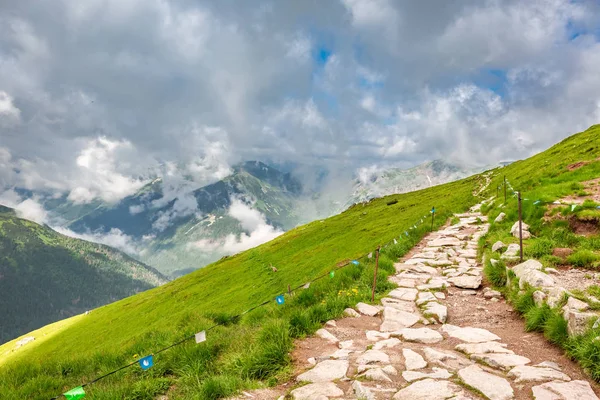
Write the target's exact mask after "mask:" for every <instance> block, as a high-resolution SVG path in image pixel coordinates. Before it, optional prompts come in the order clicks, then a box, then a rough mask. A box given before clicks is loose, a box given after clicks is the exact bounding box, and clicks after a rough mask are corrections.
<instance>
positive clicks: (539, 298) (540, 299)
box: [533, 290, 548, 307]
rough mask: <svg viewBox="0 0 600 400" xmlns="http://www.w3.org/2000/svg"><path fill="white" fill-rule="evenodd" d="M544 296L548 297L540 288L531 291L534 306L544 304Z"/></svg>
mask: <svg viewBox="0 0 600 400" xmlns="http://www.w3.org/2000/svg"><path fill="white" fill-rule="evenodd" d="M546 297H548V296H547V295H546V293H544V292H542V291H541V290H536V291H535V292H533V302H534V303H535V305H536V307H541V306H542V305H543V304H544V300H546Z"/></svg>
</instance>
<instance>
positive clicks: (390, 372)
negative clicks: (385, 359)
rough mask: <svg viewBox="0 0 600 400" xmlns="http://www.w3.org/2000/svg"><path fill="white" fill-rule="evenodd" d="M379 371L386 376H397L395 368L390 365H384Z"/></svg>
mask: <svg viewBox="0 0 600 400" xmlns="http://www.w3.org/2000/svg"><path fill="white" fill-rule="evenodd" d="M381 370H382V371H383V372H385V373H386V374H388V375H393V376H396V375H398V371H396V368H394V367H393V366H391V365H386V366H385V367H383V368H381Z"/></svg>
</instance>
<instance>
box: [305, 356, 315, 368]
mask: <svg viewBox="0 0 600 400" xmlns="http://www.w3.org/2000/svg"><path fill="white" fill-rule="evenodd" d="M306 361H308V363H309V364H310V365H313V366H314V365H317V360H316V359H315V358H314V357H311V358H309V359H308V360H306Z"/></svg>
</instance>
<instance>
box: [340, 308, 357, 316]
mask: <svg viewBox="0 0 600 400" xmlns="http://www.w3.org/2000/svg"><path fill="white" fill-rule="evenodd" d="M344 315H346V316H348V317H352V318H358V317H360V314H359V313H357V312H356V310H353V309H351V308H346V309H345V310H344Z"/></svg>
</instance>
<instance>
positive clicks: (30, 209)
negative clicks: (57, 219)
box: [0, 189, 48, 224]
mask: <svg viewBox="0 0 600 400" xmlns="http://www.w3.org/2000/svg"><path fill="white" fill-rule="evenodd" d="M0 204H2V205H4V206H6V207H10V208H13V209H14V210H15V212H16V214H17V216H18V217H19V218H24V219H28V220H30V221H33V222H37V223H38V224H46V223H48V213H47V212H46V210H45V209H44V207H43V206H42V205H41V204H40V203H39V199H38V198H36V197H33V198H30V199H23V198H22V197H21V196H19V194H18V193H17V192H15V191H14V190H12V189H9V190H6V191H4V192H3V193H0Z"/></svg>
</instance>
